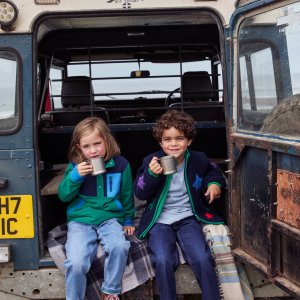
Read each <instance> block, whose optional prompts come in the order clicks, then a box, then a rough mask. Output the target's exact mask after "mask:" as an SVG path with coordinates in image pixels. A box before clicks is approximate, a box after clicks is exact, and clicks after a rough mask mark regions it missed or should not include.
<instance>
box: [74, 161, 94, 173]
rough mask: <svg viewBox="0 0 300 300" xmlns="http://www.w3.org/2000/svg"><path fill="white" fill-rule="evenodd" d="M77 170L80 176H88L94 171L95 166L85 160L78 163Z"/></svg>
mask: <svg viewBox="0 0 300 300" xmlns="http://www.w3.org/2000/svg"><path fill="white" fill-rule="evenodd" d="M77 171H78V173H79V175H80V176H86V175H87V174H90V173H92V172H93V167H92V165H91V164H89V163H88V162H86V161H84V162H82V163H80V164H78V165H77Z"/></svg>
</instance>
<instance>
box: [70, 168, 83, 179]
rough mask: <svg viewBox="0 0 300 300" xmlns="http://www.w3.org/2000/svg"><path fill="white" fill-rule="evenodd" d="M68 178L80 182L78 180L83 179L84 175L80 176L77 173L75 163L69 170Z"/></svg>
mask: <svg viewBox="0 0 300 300" xmlns="http://www.w3.org/2000/svg"><path fill="white" fill-rule="evenodd" d="M70 179H71V180H72V181H74V182H80V181H83V179H84V176H81V175H80V174H79V173H78V170H77V165H76V166H75V167H74V168H73V170H72V171H71V172H70Z"/></svg>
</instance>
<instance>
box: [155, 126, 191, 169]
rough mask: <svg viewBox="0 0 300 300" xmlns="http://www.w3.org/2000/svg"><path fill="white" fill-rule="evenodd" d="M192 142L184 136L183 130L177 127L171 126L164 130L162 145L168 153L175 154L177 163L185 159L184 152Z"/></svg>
mask: <svg viewBox="0 0 300 300" xmlns="http://www.w3.org/2000/svg"><path fill="white" fill-rule="evenodd" d="M191 142H192V141H191V140H188V139H187V138H186V137H185V136H184V133H183V132H181V131H179V130H177V129H176V128H175V127H171V128H169V129H165V130H164V131H163V135H162V138H161V142H160V146H161V147H162V149H163V151H164V152H165V153H166V154H167V155H172V156H174V157H175V158H176V160H177V163H178V164H181V163H182V162H183V159H184V153H185V151H186V149H187V147H188V146H189V145H190V144H191Z"/></svg>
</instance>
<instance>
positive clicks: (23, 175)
mask: <svg viewBox="0 0 300 300" xmlns="http://www.w3.org/2000/svg"><path fill="white" fill-rule="evenodd" d="M31 51H32V50H31V36H29V35H8V34H7V35H6V34H1V35H0V245H1V248H2V249H3V251H6V253H7V254H8V252H10V256H11V260H12V261H13V268H14V269H15V270H18V269H19V270H20V269H22V270H26V269H36V268H38V267H39V245H38V236H37V234H36V230H35V228H36V226H37V204H36V198H35V197H36V193H35V190H36V187H35V159H34V150H33V103H32V80H31V78H32V55H31ZM5 249H6V250H5ZM8 256H9V254H8V255H7V257H8ZM7 260H9V258H7ZM7 260H6V261H7ZM2 262H5V261H2ZM9 276H13V275H9Z"/></svg>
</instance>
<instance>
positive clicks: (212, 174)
mask: <svg viewBox="0 0 300 300" xmlns="http://www.w3.org/2000/svg"><path fill="white" fill-rule="evenodd" d="M204 155H205V154H204ZM204 159H205V160H206V170H205V175H204V178H203V186H204V188H206V189H207V187H208V186H209V185H211V184H213V183H214V184H217V185H219V186H220V187H221V188H222V189H224V188H225V187H226V181H225V177H224V175H223V173H222V171H221V170H220V169H219V167H218V166H217V165H216V164H214V163H213V162H211V161H210V160H209V159H208V158H207V156H206V155H205V157H204Z"/></svg>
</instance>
